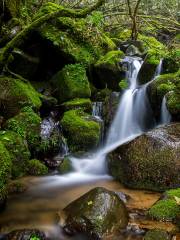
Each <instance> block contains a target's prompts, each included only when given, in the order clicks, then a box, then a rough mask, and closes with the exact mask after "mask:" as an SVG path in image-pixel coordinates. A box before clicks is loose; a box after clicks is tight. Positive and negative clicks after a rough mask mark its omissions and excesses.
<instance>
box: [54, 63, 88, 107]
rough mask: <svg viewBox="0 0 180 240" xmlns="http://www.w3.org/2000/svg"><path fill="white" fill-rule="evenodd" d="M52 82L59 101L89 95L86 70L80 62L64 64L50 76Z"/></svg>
mask: <svg viewBox="0 0 180 240" xmlns="http://www.w3.org/2000/svg"><path fill="white" fill-rule="evenodd" d="M52 83H53V85H54V87H55V88H56V90H57V91H56V96H57V98H58V99H59V101H60V102H65V101H68V100H70V99H74V98H89V97H90V96H91V90H90V86H89V82H88V79H87V76H86V70H85V68H84V67H83V66H82V65H81V64H70V65H66V66H65V67H64V68H63V69H62V70H61V71H60V72H58V73H57V74H56V75H55V76H54V77H53V78H52Z"/></svg>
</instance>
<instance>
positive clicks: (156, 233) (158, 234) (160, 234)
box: [144, 229, 171, 240]
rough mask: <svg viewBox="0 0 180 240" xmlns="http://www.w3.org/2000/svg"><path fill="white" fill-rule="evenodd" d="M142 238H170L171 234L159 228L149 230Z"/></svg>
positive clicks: (147, 239)
mask: <svg viewBox="0 0 180 240" xmlns="http://www.w3.org/2000/svg"><path fill="white" fill-rule="evenodd" d="M144 240H171V236H170V235H169V234H168V233H167V232H165V231H163V230H159V229H155V230H149V231H148V232H147V233H146V235H145V236H144Z"/></svg>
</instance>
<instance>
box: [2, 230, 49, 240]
mask: <svg viewBox="0 0 180 240" xmlns="http://www.w3.org/2000/svg"><path fill="white" fill-rule="evenodd" d="M27 239H32V240H33V239H34V240H35V239H38V240H46V239H47V238H46V236H45V234H44V233H43V232H41V231H39V230H36V229H22V230H14V231H12V232H10V233H9V234H7V236H6V240H27Z"/></svg>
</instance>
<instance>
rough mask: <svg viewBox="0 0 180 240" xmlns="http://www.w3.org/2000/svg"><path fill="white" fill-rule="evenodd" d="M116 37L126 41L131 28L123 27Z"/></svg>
mask: <svg viewBox="0 0 180 240" xmlns="http://www.w3.org/2000/svg"><path fill="white" fill-rule="evenodd" d="M117 38H119V39H120V40H121V41H123V42H124V41H127V40H128V39H130V38H131V30H128V29H125V30H124V31H121V32H120V33H119V34H118V36H117Z"/></svg>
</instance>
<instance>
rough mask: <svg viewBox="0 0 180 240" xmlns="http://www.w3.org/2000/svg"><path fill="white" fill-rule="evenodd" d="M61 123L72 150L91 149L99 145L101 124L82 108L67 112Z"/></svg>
mask: <svg viewBox="0 0 180 240" xmlns="http://www.w3.org/2000/svg"><path fill="white" fill-rule="evenodd" d="M61 125H62V128H63V133H64V136H65V137H66V138H67V143H68V147H69V149H70V150H71V151H75V152H76V151H89V150H90V149H92V148H94V147H96V146H97V145H98V143H99V139H100V124H99V123H98V122H96V121H94V119H93V118H92V116H91V115H89V114H87V113H85V112H83V111H82V110H70V111H67V112H65V113H64V116H63V118H62V120H61Z"/></svg>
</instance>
